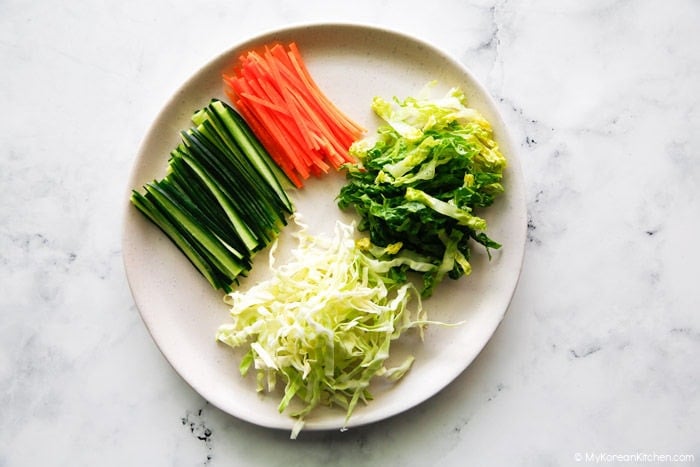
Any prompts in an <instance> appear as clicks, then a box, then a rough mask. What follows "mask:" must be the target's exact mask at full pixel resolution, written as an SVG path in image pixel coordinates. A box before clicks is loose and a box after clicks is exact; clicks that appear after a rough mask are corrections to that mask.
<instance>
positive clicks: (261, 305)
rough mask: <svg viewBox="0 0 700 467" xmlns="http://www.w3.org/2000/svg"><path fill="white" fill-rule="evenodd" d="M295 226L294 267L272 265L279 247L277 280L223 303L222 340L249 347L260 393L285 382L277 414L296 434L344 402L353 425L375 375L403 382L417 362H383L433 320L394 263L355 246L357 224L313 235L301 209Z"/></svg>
mask: <svg viewBox="0 0 700 467" xmlns="http://www.w3.org/2000/svg"><path fill="white" fill-rule="evenodd" d="M292 220H293V221H294V222H295V223H296V224H297V225H298V226H299V229H298V230H297V231H295V232H294V234H293V235H294V236H295V237H296V239H297V241H298V245H297V246H296V248H295V249H293V250H292V252H291V255H292V257H291V259H290V261H288V262H286V263H285V264H283V265H280V266H277V265H276V264H275V253H276V251H275V250H276V247H277V244H276V243H275V244H274V245H273V248H272V249H271V251H270V270H271V273H272V277H271V278H270V279H268V280H266V281H264V282H261V283H258V284H256V285H254V286H252V287H250V288H249V289H248V290H247V291H241V290H237V291H234V292H232V293H230V294H228V295H227V296H226V297H225V300H226V302H227V303H228V304H229V305H230V306H231V310H230V313H231V320H232V321H231V322H230V323H226V324H223V325H221V326H220V327H219V329H218V331H217V333H216V338H217V339H218V340H219V341H221V342H223V343H225V344H228V345H229V346H231V347H241V346H245V345H248V351H247V352H246V354H245V356H244V358H243V359H242V361H241V364H240V371H241V373H242V374H243V375H245V374H246V373H247V372H248V371H249V369H250V368H251V367H252V368H254V370H255V371H256V375H257V389H258V391H265V390H267V391H273V390H274V389H275V387H276V385H277V384H278V382H280V383H281V384H283V385H284V395H283V397H282V400H281V402H280V404H279V407H278V409H279V411H280V413H282V412H284V411H285V410H287V409H289V410H290V412H291V415H292V416H293V417H296V418H297V423H296V425H295V427H294V429H293V431H292V437H293V438H294V437H296V435H297V434H298V432H299V430H301V428H302V426H303V423H304V417H305V416H306V415H307V414H309V413H310V412H311V411H312V410H313V409H314V408H316V407H318V406H320V405H326V406H340V407H342V408H344V409H345V411H346V418H345V423H346V424H347V421H348V420H349V419H350V416H351V414H352V412H353V410H354V408H355V407H356V405H357V404H358V403H359V402H363V403H364V402H367V401H368V400H370V399H371V398H372V395H371V393H370V392H369V385H370V382H371V381H372V379H373V378H374V377H375V376H384V377H385V378H386V379H387V380H388V381H397V380H399V379H401V378H402V377H403V376H404V374H405V373H406V372H407V371H409V369H410V367H411V365H412V363H413V357H412V356H408V357H406V358H405V359H404V360H403V361H401V362H399V363H397V364H396V365H394V366H387V359H388V357H389V353H390V348H391V344H392V342H393V341H395V340H396V339H398V338H399V337H400V336H401V335H402V334H403V333H404V332H406V331H407V330H409V329H411V328H416V329H417V331H418V332H419V333H420V337H421V339H422V337H423V335H422V334H423V329H424V327H425V325H426V324H427V323H428V321H427V316H426V312H425V310H424V309H423V307H422V303H421V298H420V293H419V292H418V291H417V289H416V288H415V287H414V286H413V285H412V284H411V283H410V282H407V281H406V280H405V277H404V278H403V280H402V278H401V277H399V276H395V275H394V274H392V271H393V269H392V268H393V267H394V266H396V265H397V264H396V261H394V263H390V262H388V261H383V260H382V259H378V258H377V257H376V256H374V255H372V254H371V248H367V242H366V241H362V240H359V241H356V240H355V236H354V232H355V225H354V223H353V224H344V223H342V222H340V221H338V222H337V223H336V226H335V230H334V233H333V235H332V236H324V235H318V236H314V235H311V234H310V233H309V232H308V228H307V226H306V225H304V223H303V222H302V221H301V220H300V216H299V214H298V213H297V214H295V215H293V216H292ZM395 248H400V245H397V246H396V247H395ZM415 263H416V265H417V267H419V266H418V264H419V261H415ZM428 266H429V265H428ZM292 401H295V403H294V404H295V405H298V406H300V408H296V409H292V407H291V406H290V404H291V403H292ZM299 403H300V404H299Z"/></svg>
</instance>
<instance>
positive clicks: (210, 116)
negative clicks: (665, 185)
mask: <svg viewBox="0 0 700 467" xmlns="http://www.w3.org/2000/svg"><path fill="white" fill-rule="evenodd" d="M192 121H193V123H194V124H195V126H194V127H193V128H190V129H189V130H187V131H183V132H182V133H181V135H182V142H181V143H180V144H179V145H178V146H177V148H175V149H174V150H173V151H172V152H171V154H170V160H169V161H168V173H167V175H166V176H165V177H164V178H163V179H161V180H154V181H153V182H150V183H148V184H146V185H145V186H144V190H145V192H144V193H143V194H142V193H140V192H139V191H137V190H133V191H132V195H131V202H132V203H133V204H134V205H135V206H136V207H137V208H138V209H139V210H140V211H141V212H142V213H143V214H145V215H146V216H147V217H148V218H149V219H150V220H151V221H153V222H154V223H155V224H156V225H157V226H158V227H160V229H161V230H163V232H164V233H165V234H166V235H167V236H168V237H169V238H170V239H171V240H172V241H173V242H174V243H175V244H176V245H177V247H178V248H179V249H180V250H182V252H183V253H184V254H185V255H186V256H187V258H188V259H189V260H190V261H191V262H192V264H193V265H194V266H195V267H196V268H197V269H198V270H199V272H200V273H201V274H202V275H204V277H206V279H207V280H208V281H209V283H210V284H211V285H212V287H214V288H217V289H223V290H224V291H226V292H230V291H231V290H232V285H233V284H234V283H236V282H237V279H238V277H239V276H240V275H245V274H246V273H247V272H248V271H249V270H250V268H251V258H252V257H253V255H254V254H255V252H257V251H259V250H260V249H262V248H264V247H266V246H267V245H269V244H270V243H271V242H272V241H273V240H274V239H275V238H276V237H277V235H278V234H279V232H280V230H281V229H282V227H283V226H284V225H286V223H287V221H286V216H287V215H288V214H291V213H292V212H293V206H292V203H291V201H290V200H289V198H288V197H287V194H286V193H285V191H284V188H283V186H282V185H281V183H280V181H279V179H280V178H279V177H278V173H279V169H278V168H277V167H276V166H275V165H274V163H273V162H272V161H271V160H270V158H269V156H268V155H267V152H266V151H265V149H264V148H263V147H262V146H261V145H260V143H259V142H258V141H257V140H256V138H255V135H253V134H252V133H251V131H250V128H249V127H248V125H247V124H246V122H245V121H244V120H243V119H242V118H241V117H240V115H238V114H237V113H236V112H235V110H233V109H232V108H231V107H230V106H229V105H227V104H226V103H224V102H222V101H219V100H212V101H211V102H210V104H209V105H208V106H206V107H205V108H203V109H201V110H200V111H198V112H196V113H195V114H194V116H193V117H192Z"/></svg>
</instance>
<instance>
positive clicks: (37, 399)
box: [0, 0, 700, 466]
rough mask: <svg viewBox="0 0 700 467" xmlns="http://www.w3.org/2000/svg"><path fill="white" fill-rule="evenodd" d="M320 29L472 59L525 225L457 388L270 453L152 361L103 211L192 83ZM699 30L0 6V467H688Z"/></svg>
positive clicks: (115, 219)
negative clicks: (162, 117)
mask: <svg viewBox="0 0 700 467" xmlns="http://www.w3.org/2000/svg"><path fill="white" fill-rule="evenodd" d="M321 21H323V22H335V21H349V22H362V23H370V24H375V25H380V26H385V27H388V28H391V29H395V30H398V31H401V32H405V33H409V34H413V35H416V36H418V37H420V38H421V39H424V40H426V41H429V42H431V43H433V44H435V45H437V46H438V47H440V48H442V49H444V50H446V51H447V52H449V53H451V54H453V55H454V56H456V57H457V58H458V59H459V60H461V61H462V62H463V63H465V64H466V65H467V66H469V67H470V68H471V70H472V71H473V72H474V73H475V74H476V75H477V77H478V78H479V79H481V80H482V81H483V83H484V84H485V85H486V87H487V88H488V89H489V91H490V92H491V93H492V94H493V96H494V97H495V98H496V99H497V101H498V103H499V106H500V109H501V111H502V112H503V115H504V117H505V118H506V119H507V121H508V122H509V124H510V125H511V126H512V130H513V134H514V136H515V138H516V139H517V140H518V141H519V142H520V156H521V159H522V163H523V171H524V173H525V176H526V181H527V204H528V209H529V218H530V223H529V237H528V244H527V249H526V257H525V262H524V268H523V274H522V279H521V281H520V284H519V287H518V289H517V292H516V294H515V297H514V300H513V303H512V305H511V307H510V309H509V311H508V314H507V316H506V319H505V321H504V322H503V323H502V325H501V327H500V328H499V329H498V331H497V333H496V335H495V336H494V338H493V339H492V341H491V342H490V343H489V345H488V346H487V347H486V349H485V350H484V351H483V352H482V354H481V355H480V356H479V358H478V359H477V360H476V362H475V363H474V364H473V365H472V366H471V367H470V368H468V369H467V371H466V372H465V373H464V374H463V375H462V376H461V377H460V378H459V379H458V380H456V381H455V382H454V383H453V384H452V385H450V386H449V387H448V388H446V389H445V390H444V391H443V392H441V393H440V394H439V395H438V396H436V397H434V398H433V399H431V400H429V401H427V402H426V403H424V404H422V405H420V406H419V407H417V408H415V409H414V410H411V411H409V412H408V413H405V414H403V415H400V416H397V417H395V418H392V419H390V420H387V421H384V422H380V423H377V424H374V425H371V426H367V427H363V428H357V429H353V430H350V431H348V432H345V433H339V432H327V433H302V435H301V436H300V439H298V440H296V441H290V440H289V439H288V433H286V432H281V431H273V430H268V429H263V428H258V427H255V426H252V425H249V424H247V423H244V422H241V421H239V420H236V419H234V418H232V417H230V416H228V415H226V414H224V413H222V412H220V411H218V410H217V409H215V408H213V407H211V406H210V405H208V404H207V402H206V401H204V400H202V399H201V398H200V397H199V396H198V394H196V393H195V392H193V391H192V390H191V389H190V388H189V387H188V386H187V385H186V384H185V383H183V381H182V380H181V379H180V378H179V376H178V375H177V374H176V373H175V372H174V371H173V370H172V369H171V367H170V366H169V364H168V363H167V362H166V361H165V360H164V358H163V357H162V356H161V354H160V353H159V352H158V350H157V348H156V346H155V344H154V343H153V341H152V339H151V338H150V336H149V334H148V333H147V331H146V329H145V327H144V326H143V324H142V322H141V319H140V317H139V314H138V311H137V309H136V308H135V306H134V303H133V300H132V297H131V295H130V292H129V289H128V286H127V283H126V279H125V275H124V270H123V266H122V260H121V256H120V252H121V245H120V241H121V238H120V236H121V232H120V228H121V210H122V207H123V205H124V199H125V196H126V192H125V190H126V180H127V177H128V174H129V172H130V170H131V165H132V163H133V161H134V157H135V154H136V151H137V148H138V145H139V144H140V141H141V139H142V138H143V136H144V135H145V132H146V130H147V127H148V125H149V123H150V122H151V121H152V120H153V119H154V118H155V115H156V113H157V112H158V110H159V109H160V107H161V106H162V105H163V104H164V103H165V101H166V100H167V99H168V97H169V96H170V95H171V93H173V92H174V91H175V89H176V88H177V87H179V86H180V85H181V84H182V82H183V81H184V80H185V79H186V78H187V77H188V76H189V75H190V74H191V73H193V72H194V70H196V69H197V68H198V67H200V66H201V65H203V64H204V63H206V62H207V61H208V60H210V59H212V58H213V57H214V56H215V55H217V54H218V53H219V52H221V51H223V50H225V49H227V48H229V47H230V46H232V45H234V44H235V43H237V42H239V41H241V40H243V39H246V38H247V37H249V36H250V35H255V34H257V33H259V32H261V31H264V30H267V29H271V28H276V27H281V26H285V25H288V24H290V23H305V22H321ZM699 25H700V3H698V2H697V1H674V2H657V1H637V2H628V1H613V0H595V1H589V2H577V1H565V2H545V1H530V2H510V1H499V2H494V1H475V2H462V1H434V2H429V3H426V2H420V1H401V2H399V1H395V2H391V1H375V0H371V1H370V0H355V1H353V2H342V3H341V2H338V3H334V2H322V1H309V2H304V3H302V2H291V1H282V0H274V1H272V0H259V1H256V2H241V1H229V2H225V1H215V0H212V1H206V2H184V1H180V2H175V3H173V2H166V1H154V2H141V1H138V2H137V1H134V0H125V1H120V2H117V1H101V2H69V1H55V2H48V1H34V2H20V1H16V0H7V1H2V2H0V70H2V71H1V72H0V103H1V104H2V113H1V116H0V122H1V123H2V131H1V132H0V138H1V139H0V148H1V149H0V199H1V200H2V207H1V208H0V316H2V325H1V326H0V466H36V465H70V466H83V465H84V466H102V465H115V466H116V465H119V466H127V465H129V466H130V465H149V466H152V465H158V466H159V465H168V466H174V465H177V466H194V465H211V466H224V465H241V466H248V465H264V466H295V465H309V466H314V465H319V466H320V465H324V466H336V465H337V466H341V465H370V466H375V465H376V466H389V465H397V466H398V465H401V466H424V465H440V466H443V465H444V466H458V465H459V466H462V465H503V466H518V465H523V466H545V465H552V466H555V465H565V466H566V465H581V464H586V463H595V459H594V458H593V457H590V456H593V455H601V454H603V455H607V456H606V457H598V458H596V459H597V460H598V461H599V462H598V463H608V464H628V465H642V464H643V465H655V464H659V465H661V464H663V465H668V464H672V465H698V464H700V394H699V386H700V379H699V378H698V374H699V373H700V363H699V362H700V314H699V313H698V312H699V311H700V290H699V286H698V285H699V283H698V272H697V265H698V264H700V246H699V244H698V236H699V234H700V221H699V220H698V215H699V214H700V186H699V185H698V182H699V181H700V132H699V131H698V130H699V129H700V46H699V45H698V44H700V28H699ZM577 453H580V455H581V456H583V457H582V459H581V461H580V462H577V457H576V456H577ZM618 454H619V455H621V456H627V457H618V458H612V457H611V456H612V455H618ZM636 454H642V455H648V456H656V457H648V458H647V459H651V460H652V461H656V462H642V461H640V459H641V458H639V457H638V458H636V460H635V458H633V457H630V456H631V455H636ZM666 454H669V455H691V456H694V459H692V458H691V459H685V460H684V461H683V462H662V461H663V460H664V459H663V458H661V457H659V456H661V455H666ZM586 455H588V456H589V458H588V461H587V459H586V457H585V456H586ZM672 460H673V459H672ZM675 460H677V461H678V460H679V459H677V458H676V459H675Z"/></svg>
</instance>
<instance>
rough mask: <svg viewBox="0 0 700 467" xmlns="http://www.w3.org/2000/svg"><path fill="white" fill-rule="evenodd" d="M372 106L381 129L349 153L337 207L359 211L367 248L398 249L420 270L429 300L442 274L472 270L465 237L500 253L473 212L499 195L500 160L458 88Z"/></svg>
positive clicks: (377, 101) (378, 99)
mask: <svg viewBox="0 0 700 467" xmlns="http://www.w3.org/2000/svg"><path fill="white" fill-rule="evenodd" d="M426 93H427V89H426ZM372 109H373V110H374V111H375V113H376V114H377V115H378V116H379V117H381V118H382V119H383V120H384V121H385V125H384V126H381V127H380V128H379V129H378V131H377V135H376V136H374V137H372V138H365V139H363V140H360V141H357V142H356V143H354V144H353V145H352V147H351V148H350V152H351V154H353V155H355V156H357V158H358V159H359V161H360V162H359V163H358V164H354V165H348V166H347V178H348V183H347V185H345V186H344V187H343V188H342V189H341V191H340V193H339V195H338V205H339V206H340V207H341V208H343V209H344V208H348V207H353V208H354V209H355V210H356V211H357V212H358V213H359V215H360V216H361V221H360V223H359V225H358V228H359V229H360V230H361V231H367V232H368V233H369V236H370V240H371V242H372V243H373V244H375V245H378V246H386V245H389V244H400V245H401V248H397V250H398V251H397V252H396V253H395V256H397V257H404V258H406V261H407V263H406V266H405V268H406V269H413V270H415V271H419V272H421V273H422V275H423V279H424V281H423V282H424V284H423V289H422V294H423V296H425V297H427V296H430V295H431V294H432V293H433V291H434V289H435V287H436V285H437V284H438V283H440V281H442V279H443V278H444V277H445V276H448V277H450V278H452V279H457V278H459V277H461V276H463V275H465V274H469V273H470V272H471V265H470V263H469V259H470V243H469V242H470V240H474V241H476V242H477V243H480V244H481V245H483V246H484V247H486V249H487V252H488V251H489V249H491V248H494V249H497V248H500V245H499V244H498V243H496V242H495V241H493V240H492V239H490V238H489V236H488V235H487V234H486V232H485V230H486V221H485V220H484V219H482V218H480V217H478V216H477V215H476V214H475V210H476V209H478V208H484V207H487V206H490V205H491V204H492V203H493V201H494V199H495V198H496V196H498V195H499V194H501V193H502V192H503V185H502V184H501V180H502V177H503V170H504V168H505V166H506V159H505V158H504V157H503V155H502V154H501V152H500V151H499V148H498V144H497V143H496V141H495V140H494V138H493V132H492V129H491V126H490V124H489V122H488V121H486V120H485V119H484V118H483V117H482V116H481V115H480V114H479V113H478V112H477V111H476V110H474V109H471V108H469V107H467V105H466V99H465V96H464V94H463V93H462V92H461V91H460V90H459V89H458V88H453V89H451V90H450V91H449V92H448V93H447V94H446V95H445V96H444V97H442V98H438V99H430V98H428V97H426V95H422V96H419V97H418V98H407V99H405V100H403V101H398V100H397V101H396V102H395V103H394V104H392V103H391V102H389V101H386V100H384V99H383V98H381V97H376V98H375V99H374V100H373V102H372ZM489 255H490V253H489ZM414 261H417V262H418V263H419V264H420V267H419V268H416V267H412V266H411V262H414ZM426 264H431V265H432V266H431V267H428V268H426V266H425V265H426Z"/></svg>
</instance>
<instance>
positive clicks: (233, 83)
mask: <svg viewBox="0 0 700 467" xmlns="http://www.w3.org/2000/svg"><path fill="white" fill-rule="evenodd" d="M223 79H224V83H225V89H226V93H227V94H228V96H229V97H230V99H231V101H232V102H233V103H234V105H235V106H236V108H237V109H238V110H239V111H240V112H241V114H242V115H243V116H244V117H245V118H246V120H247V121H248V122H249V123H250V125H251V126H252V128H253V131H254V132H255V134H256V135H257V136H258V138H260V141H261V142H262V143H263V145H265V147H266V148H267V149H268V151H270V154H271V155H272V157H273V158H274V159H275V162H277V164H278V165H279V166H280V167H281V168H282V169H283V170H284V172H285V173H286V174H287V176H288V177H289V179H290V180H292V181H293V182H294V184H295V185H296V186H297V187H301V186H302V185H303V182H304V180H305V179H307V178H309V177H310V176H311V175H321V174H323V173H326V172H328V170H329V169H330V168H335V169H338V168H339V167H340V166H342V165H343V164H344V163H346V162H354V159H353V158H352V157H351V156H350V155H349V153H348V148H349V147H350V145H351V144H352V143H353V141H355V140H356V139H357V138H359V137H360V136H361V135H362V134H363V132H364V129H363V128H362V127H360V126H359V125H357V124H356V123H354V122H353V121H352V120H350V119H349V118H348V117H347V116H345V115H344V114H343V113H342V112H341V111H340V110H339V109H338V108H337V107H336V106H335V105H334V104H333V103H332V102H331V101H330V100H329V99H328V98H327V97H326V96H325V95H324V94H323V92H322V91H321V89H320V88H319V86H318V85H317V84H316V82H315V81H314V80H313V78H312V77H311V74H310V73H309V71H308V69H307V68H306V65H305V63H304V60H303V58H302V56H301V53H299V49H298V48H297V45H296V43H294V42H292V43H290V44H289V45H288V46H287V47H286V48H285V46H283V45H281V44H275V45H273V46H268V47H265V48H264V50H263V51H262V52H257V51H253V50H251V51H249V52H247V53H246V54H244V55H242V56H241V57H240V60H239V63H238V65H237V66H236V67H235V68H234V70H233V72H231V73H226V74H224V76H223Z"/></svg>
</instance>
